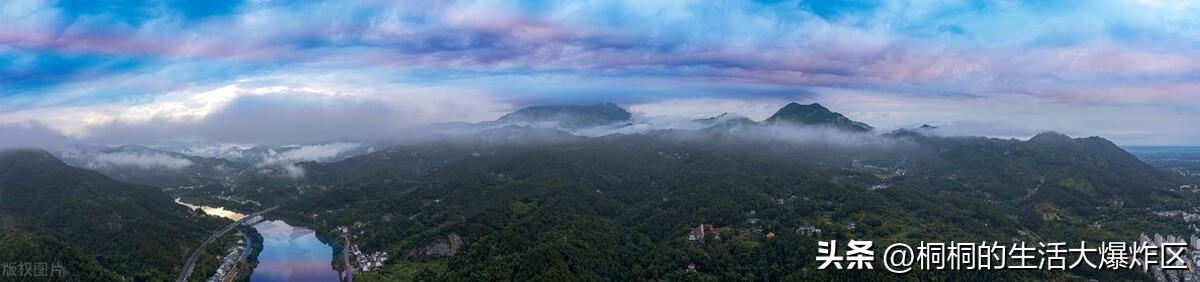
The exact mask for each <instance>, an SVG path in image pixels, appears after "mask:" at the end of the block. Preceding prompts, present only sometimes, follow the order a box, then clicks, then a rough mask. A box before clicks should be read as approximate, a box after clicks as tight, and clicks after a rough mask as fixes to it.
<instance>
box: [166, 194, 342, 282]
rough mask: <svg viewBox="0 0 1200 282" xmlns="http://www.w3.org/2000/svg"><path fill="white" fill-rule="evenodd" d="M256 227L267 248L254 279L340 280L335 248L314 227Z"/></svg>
mask: <svg viewBox="0 0 1200 282" xmlns="http://www.w3.org/2000/svg"><path fill="white" fill-rule="evenodd" d="M175 203H178V204H180V205H184V206H187V207H188V208H191V209H196V208H199V209H201V210H203V211H204V213H207V214H210V215H215V216H220V217H224V218H228V219H232V220H239V219H241V218H242V217H245V215H243V214H240V213H237V212H233V211H230V210H226V209H225V208H220V207H209V206H198V205H192V204H188V203H184V202H182V201H180V200H179V199H175ZM254 229H255V230H258V233H259V234H262V236H263V251H262V253H259V255H258V266H257V267H255V268H254V271H253V272H252V273H250V281H252V282H275V281H338V273H337V272H335V271H334V270H333V267H332V266H331V265H330V261H331V260H332V258H333V248H332V247H330V246H329V245H326V244H325V243H322V242H321V240H317V235H316V232H313V230H312V229H308V228H304V227H299V226H292V225H289V224H287V223H286V222H283V221H280V220H266V221H263V222H260V223H258V224H255V225H254Z"/></svg>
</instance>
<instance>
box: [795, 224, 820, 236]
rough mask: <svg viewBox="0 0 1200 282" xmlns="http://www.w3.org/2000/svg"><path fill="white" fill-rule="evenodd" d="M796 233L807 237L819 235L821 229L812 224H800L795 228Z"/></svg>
mask: <svg viewBox="0 0 1200 282" xmlns="http://www.w3.org/2000/svg"><path fill="white" fill-rule="evenodd" d="M796 234H800V235H804V236H809V237H812V236H821V229H820V228H817V227H816V226H812V225H801V226H800V227H799V228H796Z"/></svg>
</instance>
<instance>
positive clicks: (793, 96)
mask: <svg viewBox="0 0 1200 282" xmlns="http://www.w3.org/2000/svg"><path fill="white" fill-rule="evenodd" d="M93 4H94V3H88V1H75V2H63V3H50V2H46V1H24V0H18V1H13V2H11V3H6V5H4V6H3V7H0V21H3V22H5V23H6V26H8V27H10V28H6V29H3V30H0V98H2V99H3V102H0V122H24V121H28V120H36V121H39V122H42V123H45V124H47V126H49V127H51V128H54V129H55V130H59V131H61V132H63V133H65V134H67V135H69V136H72V137H79V138H85V139H87V140H91V141H95V142H106V143H107V142H115V143H129V142H133V143H152V142H167V141H178V140H206V141H219V142H235V143H259V142H264V143H276V144H287V143H310V142H328V141H334V140H340V139H351V140H359V139H374V138H402V137H404V136H406V135H411V134H418V132H415V131H417V130H413V129H411V126H413V125H414V124H424V123H428V122H438V121H478V120H484V119H487V118H489V117H494V116H498V114H499V113H500V112H502V111H504V110H511V109H513V108H515V107H519V106H523V105H529V104H543V103H592V102H601V101H614V102H618V103H624V104H632V105H635V106H634V107H635V111H646V112H647V113H648V114H649V115H673V114H680V115H687V116H694V115H699V114H707V115H715V114H719V113H720V112H724V111H744V113H743V114H745V115H747V116H750V117H759V116H761V115H762V114H763V113H765V112H767V110H766V109H762V108H750V107H754V106H752V105H751V104H756V103H759V101H770V102H771V103H776V102H780V101H788V100H807V101H812V100H813V99H815V98H818V97H819V98H821V101H820V102H822V103H830V102H828V101H846V100H852V99H861V97H859V96H858V95H850V97H847V98H842V97H837V96H836V95H831V94H829V93H831V92H841V93H858V94H862V93H870V95H877V96H878V97H879V98H880V99H886V100H888V101H890V102H889V103H896V105H907V106H909V107H902V106H888V107H886V108H888V109H893V110H898V112H891V113H887V112H882V111H876V110H872V109H870V108H868V105H864V106H856V105H853V104H848V105H847V108H850V109H852V110H853V111H855V112H856V114H862V116H863V119H867V120H868V121H869V122H871V123H878V124H894V125H896V126H899V124H900V123H912V124H919V123H924V122H931V121H929V120H930V119H933V120H934V121H932V122H940V123H942V124H953V123H966V124H969V123H977V124H995V125H996V126H998V127H1001V128H1007V129H1006V130H1002V131H1012V130H1008V129H1014V128H1023V127H1031V128H1043V127H1072V126H1079V127H1078V131H1079V132H1096V133H1097V134H1115V135H1114V138H1119V139H1121V140H1128V142H1130V143H1152V142H1164V143H1173V144H1183V143H1192V144H1194V143H1195V142H1196V141H1194V140H1200V139H1198V138H1197V135H1200V134H1196V133H1195V132H1194V130H1191V129H1190V128H1191V127H1194V126H1190V125H1189V124H1187V123H1186V122H1184V121H1195V115H1193V114H1189V113H1188V112H1189V111H1190V112H1194V111H1196V109H1198V108H1200V102H1197V101H1200V99H1198V98H1200V96H1198V95H1197V94H1196V93H1197V91H1196V90H1197V89H1200V87H1197V86H1196V84H1195V83H1193V81H1194V80H1195V79H1196V78H1197V77H1200V76H1198V75H1200V48H1196V46H1200V45H1198V44H1197V43H1200V32H1197V30H1200V23H1197V22H1196V21H1195V20H1194V19H1195V18H1196V17H1197V15H1200V5H1197V3H1195V2H1191V1H1089V2H1086V3H1079V2H1053V3H1050V2H1045V1H995V2H977V1H915V2H912V1H896V2H891V1H887V2H882V3H866V4H864V3H858V2H855V3H846V2H838V1H834V2H810V1H766V2H764V1H720V2H680V1H636V0H621V1H582V2H526V1H465V0H464V1H435V2H409V1H404V2H400V3H391V2H378V1H298V2H295V1H274V0H272V1H233V2H229V3H228V4H229V5H204V7H196V6H194V5H187V4H186V3H174V2H169V3H161V2H130V3H123V4H120V5H93ZM330 93H332V94H334V95H329V94H330ZM962 97H974V98H978V99H979V100H976V101H993V102H996V101H998V102H1013V103H1015V104H1013V105H1020V106H1019V107H1018V106H1005V107H998V108H990V107H986V106H983V105H981V104H979V102H970V101H967V100H970V99H962ZM696 99H700V100H696ZM703 99H710V100H708V101H724V102H723V103H724V104H714V105H708V106H706V105H702V104H703V101H705V100H703ZM737 100H747V102H743V103H742V104H739V102H736V101H737ZM827 100H828V101H827ZM681 101H701V102H695V103H700V104H686V103H684V102H681ZM930 101H933V102H930ZM923 103H927V104H923ZM672 104H674V105H675V106H676V107H681V108H679V109H672V108H670V107H671V106H670V105H672ZM948 105H961V106H964V107H963V108H950V107H943V106H948ZM716 106H729V107H731V108H739V109H738V110H717V109H716V108H717V107H716ZM869 106H871V107H874V108H873V109H883V108H884V107H880V105H878V104H870V105H869ZM638 107H640V109H638ZM702 108H704V109H702ZM907 108H913V109H930V110H936V111H935V112H932V113H913V112H911V111H909V110H908V109H907ZM684 109H687V110H688V111H694V112H684V111H685V110H684ZM1027 109H1032V110H1027ZM1110 109H1116V111H1118V112H1119V113H1120V114H1119V115H1117V116H1121V117H1122V118H1127V119H1128V120H1129V121H1128V122H1125V121H1120V120H1115V121H1114V120H1112V119H1113V117H1112V116H1109V115H1106V114H1104V113H1101V112H1097V111H1099V110H1110ZM981 110H982V111H981ZM1001 110H1007V112H1004V111H1001ZM1062 112H1069V113H1071V114H1070V115H1068V114H1061V113H1062ZM981 114H982V115H985V116H979V115H981ZM883 115H888V116H889V118H880V116H883ZM1026 115H1030V116H1029V117H1028V118H1027V117H1026ZM1001 116H1015V117H1017V118H1014V119H1011V120H1003V119H1002V118H1000V117H1001ZM1018 120H1019V121H1018ZM1047 120H1055V121H1052V122H1051V121H1047ZM1060 120H1061V121H1060ZM1146 122H1154V123H1153V125H1154V126H1152V127H1151V128H1146V127H1142V126H1140V125H1141V124H1144V123H1146ZM1028 123H1033V124H1032V125H1029V124H1028ZM1060 130H1061V129H1060Z"/></svg>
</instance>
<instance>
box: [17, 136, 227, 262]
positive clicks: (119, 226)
mask: <svg viewBox="0 0 1200 282" xmlns="http://www.w3.org/2000/svg"><path fill="white" fill-rule="evenodd" d="M0 223H3V224H0V229H12V230H11V232H3V233H0V245H5V246H9V247H12V248H3V249H0V258H20V259H31V258H38V257H40V258H49V257H53V258H56V260H53V261H54V262H59V263H62V264H64V265H66V266H67V267H71V268H70V269H69V271H75V273H69V274H70V276H68V277H72V278H74V279H83V280H96V279H98V280H108V279H114V278H115V277H118V276H119V277H128V278H132V279H140V280H165V279H170V278H171V277H174V276H175V274H176V273H175V272H176V271H178V269H179V267H180V266H182V264H183V257H184V255H186V254H187V252H189V251H190V250H191V249H192V248H195V247H196V246H198V243H199V241H200V240H201V239H202V238H204V237H206V236H207V235H208V234H207V231H206V230H209V229H212V228H215V227H216V226H217V224H219V221H215V220H212V219H208V218H205V217H203V216H199V217H198V216H196V215H195V214H193V213H192V212H191V211H189V210H188V209H187V208H184V207H182V206H180V205H177V204H175V203H174V202H173V200H172V199H171V198H170V197H168V196H167V195H166V194H165V193H163V192H162V191H161V190H160V189H159V188H157V187H151V186H144V185H135V184H126V183H121V182H117V181H114V180H112V179H110V178H108V177H105V176H103V175H101V174H99V173H96V172H93V171H89V170H85V169H81V168H76V167H72V166H69V165H67V164H66V163H63V162H62V161H61V160H59V159H57V158H55V157H54V156H53V155H51V154H50V153H48V152H46V151H42V150H3V151H0ZM30 240H33V241H30ZM39 241H40V243H32V244H34V245H33V246H30V245H27V244H31V242H39ZM43 244H44V245H43ZM16 245H25V246H26V247H24V248H17V246H16Z"/></svg>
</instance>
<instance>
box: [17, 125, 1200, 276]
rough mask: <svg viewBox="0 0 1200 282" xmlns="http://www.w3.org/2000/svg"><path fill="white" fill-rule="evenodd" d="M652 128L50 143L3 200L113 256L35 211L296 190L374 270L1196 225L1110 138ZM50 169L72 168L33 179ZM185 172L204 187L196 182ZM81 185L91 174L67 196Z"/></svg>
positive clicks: (319, 223) (138, 217)
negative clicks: (129, 159)
mask: <svg viewBox="0 0 1200 282" xmlns="http://www.w3.org/2000/svg"><path fill="white" fill-rule="evenodd" d="M644 122H645V120H642V119H641V118H640V117H638V116H636V115H633V114H632V113H630V112H629V111H627V110H625V109H623V108H620V107H619V106H616V105H614V104H598V105H588V106H535V107H530V108H526V109H522V110H518V111H515V112H513V113H511V114H508V115H504V116H502V117H500V118H498V119H497V120H494V121H488V122H482V123H476V124H459V125H455V126H454V128H455V130H459V131H457V133H455V134H448V135H446V136H445V137H443V138H440V139H437V140H433V141H428V142H418V143H408V144H396V145H387V146H377V145H373V146H371V147H369V148H368V149H363V148H364V147H361V146H360V147H353V148H350V146H344V147H346V148H343V147H338V149H337V150H333V151H336V152H337V153H334V154H332V155H333V156H335V157H329V158H288V160H290V161H286V162H266V161H264V160H268V159H272V158H269V157H259V158H231V157H214V156H207V157H202V156H195V155H188V154H186V153H182V152H181V151H183V150H173V151H168V150H164V149H155V148H151V147H139V146H121V147H106V149H96V150H78V152H85V153H80V154H77V155H69V154H64V153H58V154H59V155H60V156H66V157H64V158H67V159H71V160H74V161H72V162H71V163H74V164H76V165H77V166H80V167H88V168H94V169H97V170H99V171H101V172H102V173H104V174H105V175H107V176H108V177H106V176H104V175H100V174H98V173H94V172H91V171H87V170H83V169H78V168H73V167H69V166H67V165H66V164H64V163H62V162H60V161H57V159H54V157H53V156H50V155H48V154H46V153H44V152H19V153H12V154H10V155H11V156H9V155H4V158H8V159H17V160H22V161H10V162H9V163H7V165H8V166H12V167H20V169H5V170H4V171H5V172H6V173H9V174H5V175H7V176H6V177H7V178H0V180H2V181H5V182H0V184H3V186H0V188H2V189H0V192H3V193H8V194H0V196H3V198H0V208H4V209H3V210H0V211H4V212H5V213H7V214H9V215H11V217H12V218H17V220H13V219H7V222H15V223H11V224H8V226H31V227H28V228H25V227H20V228H18V229H21V230H29V231H27V232H35V233H36V232H48V233H50V234H58V235H55V236H57V237H55V238H60V237H61V238H62V241H61V242H62V244H65V245H69V246H78V247H76V249H77V250H79V251H78V252H77V253H82V254H85V256H86V254H91V253H105V252H110V251H112V249H107V248H104V247H103V246H101V247H94V246H93V245H94V243H92V240H93V239H92V237H89V236H90V235H72V234H78V233H80V232H82V231H80V230H76V229H68V228H67V227H62V226H58V225H41V224H32V225H31V224H30V223H29V222H34V221H37V220H43V219H46V218H56V219H62V216H61V215H57V213H59V212H67V213H71V214H74V212H75V211H76V210H73V209H66V210H65V211H58V210H57V209H55V210H39V209H37V208H36V207H37V206H36V205H32V206H31V205H30V204H31V203H47V204H49V203H54V202H65V203H72V204H71V205H72V207H74V206H84V207H89V208H91V209H96V210H89V211H88V212H91V213H95V214H105V215H107V214H110V212H109V211H108V210H104V209H112V210H116V211H126V210H128V211H127V212H126V213H119V212H118V213H115V214H116V215H119V216H117V217H108V218H102V219H99V221H96V222H90V221H82V222H78V221H80V220H79V219H64V220H75V221H77V222H74V223H71V224H72V225H80V226H91V227H90V228H101V227H105V228H110V229H111V228H114V227H112V225H113V224H112V223H111V222H117V223H123V222H128V223H130V224H132V222H145V226H153V227H154V228H155V230H158V229H164V230H165V229H171V228H175V227H172V226H173V225H172V224H174V222H182V221H186V220H189V218H190V217H189V216H188V215H187V213H186V211H182V212H181V211H177V210H176V209H174V208H169V207H167V205H172V204H173V203H170V198H169V197H167V196H165V195H164V194H162V192H159V191H158V190H157V189H153V188H149V187H148V186H143V185H154V186H158V187H159V188H168V189H166V191H167V192H168V193H170V194H171V195H172V196H178V197H186V198H188V199H190V200H194V201H199V202H203V203H206V204H211V205H221V206H225V207H228V208H232V209H235V210H240V211H244V212H249V211H254V210H257V209H261V208H263V207H266V206H272V205H277V204H278V205H282V207H281V208H280V209H279V210H277V211H275V212H273V213H272V214H273V215H275V216H279V217H282V218H287V219H288V220H289V222H293V223H297V224H304V225H306V226H310V227H312V228H313V229H314V230H318V232H320V233H329V232H332V230H335V229H337V228H338V227H345V226H352V228H353V229H354V231H353V232H355V234H358V235H355V244H356V245H357V246H358V247H359V248H360V249H362V250H364V251H365V252H384V251H386V252H387V253H390V254H400V255H396V256H394V257H393V258H391V259H389V260H388V261H387V264H386V266H384V267H383V268H382V269H379V270H375V271H371V272H364V273H359V274H355V279H360V280H364V281H375V280H378V281H396V280H405V281H412V280H439V281H462V280H469V281H479V280H488V281H491V280H520V281H528V280H539V281H562V280H669V281H684V280H688V281H694V280H722V281H732V280H738V281H740V280H767V281H782V280H788V281H809V280H814V279H833V278H842V279H869V280H878V279H895V278H897V277H895V276H891V275H889V274H886V273H882V272H875V271H865V272H838V271H833V272H830V271H816V270H815V265H814V262H813V260H812V258H813V256H814V254H816V250H815V248H816V246H817V244H816V240H831V239H837V240H845V239H863V238H865V239H870V240H875V241H881V242H882V241H886V242H896V241H902V242H918V241H945V242H949V241H955V240H957V241H964V240H965V241H985V240H986V241H993V240H994V241H1002V242H1009V241H1013V240H1021V241H1031V242H1036V241H1038V240H1053V241H1079V240H1088V241H1099V240H1126V241H1129V240H1132V238H1136V237H1137V236H1138V235H1139V234H1140V233H1143V232H1155V233H1163V234H1180V235H1183V234H1190V232H1191V230H1190V229H1189V228H1188V227H1187V224H1186V223H1185V222H1183V221H1182V219H1179V218H1170V217H1163V216H1159V215H1158V214H1156V213H1155V212H1159V211H1166V210H1190V209H1191V207H1193V206H1196V204H1197V199H1196V198H1195V197H1194V196H1192V195H1191V194H1189V193H1184V192H1182V191H1179V190H1177V189H1174V188H1175V187H1179V186H1180V185H1181V184H1184V183H1186V182H1187V181H1189V180H1188V179H1185V178H1182V177H1181V176H1179V175H1178V174H1172V173H1168V172H1166V171H1163V170H1160V169H1158V168H1155V167H1151V166H1149V165H1147V164H1146V163H1143V162H1142V161H1140V160H1139V159H1138V158H1137V157H1135V156H1133V155H1131V154H1129V153H1128V152H1126V151H1125V150H1123V149H1122V148H1120V147H1118V146H1116V145H1115V144H1113V143H1112V142H1109V141H1108V140H1105V139H1103V138H1100V137H1087V138H1072V137H1069V136H1066V135H1063V134H1060V133H1056V132H1046V133H1042V134H1038V135H1036V136H1033V137H1032V138H1030V139H1028V140H1024V141H1022V140H1015V139H996V138H987V137H956V136H941V135H938V134H936V128H934V127H932V126H922V127H918V128H911V129H900V130H895V131H891V132H886V133H880V132H875V129H874V128H873V127H871V126H870V125H867V124H865V123H862V122H857V121H854V120H852V119H850V118H848V117H846V116H844V115H842V114H840V113H837V112H834V111H832V110H829V109H827V108H825V107H824V106H822V105H820V104H815V103H814V104H808V105H803V104H798V103H790V104H787V105H785V106H783V107H782V108H781V109H780V110H779V111H778V112H776V113H775V114H774V115H772V116H770V117H769V118H767V119H765V120H762V121H753V120H750V119H747V118H744V117H739V116H737V115H735V114H723V115H720V116H715V117H712V118H703V119H695V120H691V121H689V122H690V124H692V126H691V127H687V128H670V127H652V126H642V124H643V123H644ZM629 128H647V129H644V130H641V129H639V130H637V131H630V130H625V129H629ZM463 129H467V130H463ZM597 132H601V133H606V134H595V133H597ZM581 133H587V134H581ZM347 148H349V149H347ZM294 150H299V149H294ZM297 152H298V151H297ZM117 153H122V154H124V153H129V154H133V153H137V154H141V155H147V154H161V155H166V156H170V157H172V158H175V159H182V160H186V161H187V165H184V166H178V167H177V168H174V169H175V172H169V171H171V170H172V169H173V168H172V167H171V165H159V166H123V168H120V169H105V168H101V167H100V166H90V165H88V164H89V163H95V162H99V160H103V157H98V156H102V155H104V154H117ZM268 155H274V156H278V155H279V153H278V152H276V153H274V154H268ZM322 155H331V154H328V153H326V154H322ZM4 158H0V159H4ZM275 159H279V158H275ZM110 162H111V161H110ZM163 163H171V162H163ZM0 164H3V163H2V162H0ZM178 164H179V163H175V165H178ZM45 171H53V172H54V174H45V175H44V177H28V176H23V175H27V174H31V173H32V174H34V175H38V174H37V173H41V172H45ZM109 177H112V178H118V179H121V180H126V181H130V182H137V183H140V184H120V182H116V181H114V180H112V179H109ZM14 183H15V184H14ZM180 186H187V187H189V188H188V189H174V188H178V187H180ZM56 187H57V188H56ZM67 187H75V188H71V189H73V190H62V191H58V190H54V191H51V190H46V189H66V188H67ZM78 187H89V188H87V189H84V190H80V189H82V188H78ZM63 193H65V194H63ZM66 194H69V195H75V194H78V195H80V196H67V195H66ZM113 195H117V196H113ZM75 197H84V198H86V199H87V200H88V201H85V200H83V199H76V198H75ZM11 199H21V200H19V201H18V200H11ZM14 201H16V202H17V203H14ZM77 202H78V203H77ZM131 204H136V205H137V206H138V207H140V209H135V208H133V207H131V206H129V205H131ZM6 205H7V206H6ZM143 210H145V211H143ZM81 212H82V211H81ZM159 214H161V215H160V216H157V217H152V216H150V215H159ZM0 215H3V214H0ZM4 220H5V218H4V217H0V222H6V221H4ZM702 224H712V225H714V226H727V227H730V229H729V230H731V232H730V234H722V237H724V238H726V239H725V240H714V241H706V242H700V243H698V242H694V241H689V240H688V239H687V234H689V231H690V230H691V229H692V228H695V227H696V226H699V225H702ZM118 225H120V224H118ZM122 226H128V225H122ZM801 227H805V228H816V229H820V230H823V232H822V233H821V234H820V235H818V236H813V235H811V234H806V233H803V232H798V230H799V229H801ZM10 228H11V227H10ZM120 230H122V229H119V228H117V229H113V230H107V231H106V232H119V231H120ZM102 231H105V230H102ZM98 234H108V235H111V234H112V233H103V232H101V233H98ZM189 234H192V233H189V232H183V233H180V235H179V236H184V235H189ZM767 234H771V235H770V236H768V235H767ZM14 236H15V235H14ZM329 237H330V238H335V237H336V236H329ZM167 238H168V239H160V240H159V241H155V242H158V243H153V244H157V245H158V246H160V247H161V248H165V249H168V250H177V249H181V248H179V247H176V248H170V247H169V246H172V245H171V244H172V242H176V241H171V240H173V239H170V238H175V239H179V238H180V237H169V236H168V237H167ZM448 238H453V240H450V239H448ZM146 240H151V239H146ZM164 240H165V241H164ZM336 240H338V242H341V241H340V239H336ZM448 241H455V242H457V243H455V244H449V243H448ZM450 245H453V246H454V247H448V246H450ZM430 250H440V251H437V252H434V251H430ZM64 253H71V252H64ZM93 256H95V255H93ZM96 257H97V259H95V260H96V261H97V265H100V267H98V268H97V269H98V270H97V272H98V273H102V274H103V275H113V274H114V273H118V274H120V275H128V273H131V272H130V271H131V270H130V269H127V268H116V267H109V266H108V265H113V262H112V261H110V260H109V259H110V258H109V257H108V255H105V256H96ZM688 265H694V266H695V271H689V270H688V268H687V266H688ZM159 269H162V267H160V268H159ZM109 270H111V271H109ZM104 273H107V274H104ZM134 273H136V272H134ZM915 275H916V276H909V278H910V279H917V280H928V279H942V280H961V279H990V280H995V279H1081V278H1095V279H1101V280H1112V279H1118V280H1121V279H1143V278H1145V277H1144V275H1145V274H1144V273H1138V272H1096V271H1088V270H1077V271H1068V272H1057V273H1045V272H1037V271H1033V272H953V273H950V272H944V273H940V272H936V273H929V272H926V273H918V274H915ZM158 276H159V274H157V273H154V274H152V275H148V276H147V277H158Z"/></svg>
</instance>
